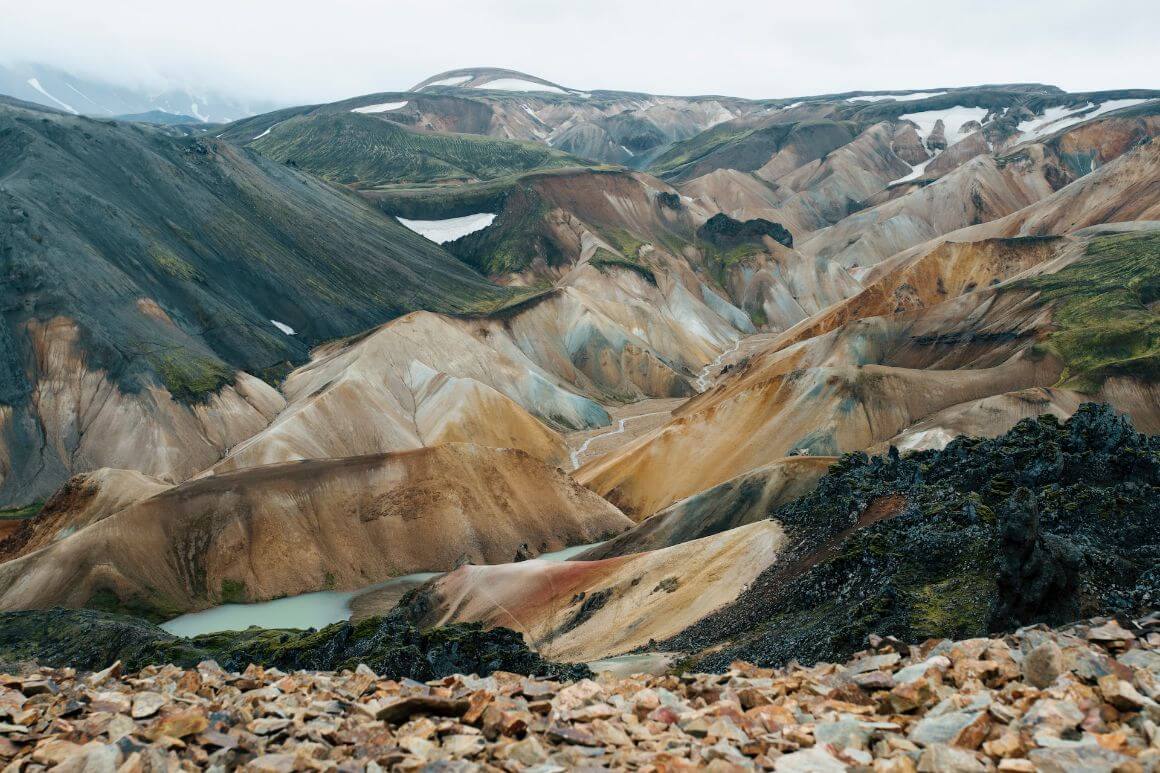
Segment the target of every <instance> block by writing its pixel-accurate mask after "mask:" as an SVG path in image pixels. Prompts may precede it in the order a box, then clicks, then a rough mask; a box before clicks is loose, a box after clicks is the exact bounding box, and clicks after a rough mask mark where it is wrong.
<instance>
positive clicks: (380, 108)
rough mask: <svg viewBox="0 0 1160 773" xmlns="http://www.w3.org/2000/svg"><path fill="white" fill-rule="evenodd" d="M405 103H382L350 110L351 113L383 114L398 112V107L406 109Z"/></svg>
mask: <svg viewBox="0 0 1160 773" xmlns="http://www.w3.org/2000/svg"><path fill="white" fill-rule="evenodd" d="M406 106H407V103H406V102H382V103H380V104H377V105H363V106H362V107H356V108H354V109H353V110H351V112H352V113H385V112H387V111H389V110H398V109H399V108H400V107H406Z"/></svg>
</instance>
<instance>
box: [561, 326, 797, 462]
mask: <svg viewBox="0 0 1160 773" xmlns="http://www.w3.org/2000/svg"><path fill="white" fill-rule="evenodd" d="M780 335H781V334H780V333H758V334H756V335H751V336H746V337H745V338H742V339H740V340H739V341H738V342H737V343H736V344H735V345H734V346H732V347H730V348H728V349H726V350H725V351H723V352H722V353H721V354H720V355H719V356H718V357H717V358H715V359H714V360H713V361H712V362H710V363H709V364H708V365H706V366H705V368H704V369H703V370H702V371H701V372H700V373H699V374H697V380H696V382H695V385H696V386H697V387H698V388H699V389H700V390H701V391H702V392H704V391H706V390H708V389H709V388H710V387H712V386H713V384H715V383H716V381H717V379H718V378H719V377H720V376H721V375H722V372H723V371H724V370H725V369H726V368H728V367H730V366H731V365H736V364H737V363H738V362H741V361H742V360H744V359H745V358H746V357H749V356H750V355H752V354H755V353H757V352H759V351H761V350H762V349H764V348H765V347H766V346H768V345H769V344H770V343H771V342H772V341H774V340H776V339H777V338H778V336H780ZM685 402H687V398H682V397H658V398H649V399H646V400H639V401H637V402H635V403H628V404H626V405H615V406H605V409H606V410H607V411H608V415H609V416H611V417H612V425H611V426H609V427H599V428H597V429H588V430H581V431H578V432H569V433H568V434H567V435H565V436H564V442H565V443H566V444H567V446H568V453H569V456H570V460H571V469H573V470H575V469H579V468H580V467H582V466H583V465H584V464H585V463H587V462H590V461H592V460H593V459H596V458H598V457H600V456H603V455H604V454H608V453H612V452H613V451H617V450H619V449H621V448H623V447H624V446H626V445H628V444H629V443H631V442H632V441H634V440H636V439H637V438H639V437H641V436H643V435H645V434H647V433H649V432H651V431H652V430H654V429H656V428H657V427H660V426H662V425H664V424H665V423H667V422H668V421H669V419H671V418H672V413H673V411H675V410H676V409H677V408H678V407H680V406H681V405H683V404H684V403H685Z"/></svg>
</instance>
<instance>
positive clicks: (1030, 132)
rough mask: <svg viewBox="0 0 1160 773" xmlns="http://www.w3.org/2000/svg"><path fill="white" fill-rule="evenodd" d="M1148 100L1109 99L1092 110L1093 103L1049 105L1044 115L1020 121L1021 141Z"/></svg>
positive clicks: (1043, 135) (1037, 138)
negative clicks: (1072, 105)
mask: <svg viewBox="0 0 1160 773" xmlns="http://www.w3.org/2000/svg"><path fill="white" fill-rule="evenodd" d="M1147 101H1148V100H1147V99H1109V100H1108V101H1107V102H1104V103H1103V104H1102V105H1100V106H1099V107H1097V108H1096V109H1095V110H1092V105H1091V103H1088V104H1086V105H1084V106H1083V107H1080V108H1071V107H1049V108H1047V109H1046V110H1044V111H1043V115H1041V116H1036V117H1035V118H1032V119H1031V120H1029V121H1021V122H1020V123H1019V127H1018V128H1019V131H1020V132H1022V136H1021V137H1020V138H1019V141H1020V142H1036V141H1038V140H1041V139H1043V138H1044V137H1048V136H1050V135H1052V134H1055V133H1056V132H1057V131H1060V130H1061V129H1066V128H1068V127H1069V126H1075V125H1076V124H1080V123H1083V122H1084V121H1090V120H1091V119H1093V118H1096V117H1097V116H1101V115H1103V114H1104V113H1110V112H1112V111H1113V110H1120V109H1122V108H1125V107H1133V106H1135V105H1139V104H1143V103H1144V102H1147Z"/></svg>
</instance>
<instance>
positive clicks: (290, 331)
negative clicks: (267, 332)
mask: <svg viewBox="0 0 1160 773" xmlns="http://www.w3.org/2000/svg"><path fill="white" fill-rule="evenodd" d="M270 324H271V325H273V326H274V327H276V328H278V329H279V330H281V331H282V332H283V333H285V334H286V335H288V336H292V335H295V333H294V328H292V327H290V326H289V325H287V324H286V323H285V322H279V321H278V320H276V319H272V320H270Z"/></svg>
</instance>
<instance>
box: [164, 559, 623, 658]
mask: <svg viewBox="0 0 1160 773" xmlns="http://www.w3.org/2000/svg"><path fill="white" fill-rule="evenodd" d="M600 544H602V543H600V542H594V543H592V544H591V545H573V546H572V547H570V548H564V549H563V550H557V551H554V552H552V553H544V554H543V555H541V556H538V558H540V559H542V560H544V561H567V560H568V559H569V558H571V557H572V556H575V555H578V554H579V553H582V552H584V551H585V550H588V549H589V548H591V547H595V546H596V545H600ZM439 574H440V572H416V573H414V574H405V575H401V576H399V577H392V578H391V579H389V580H384V581H383V582H378V583H375V584H374V585H368V586H366V587H364V588H358V589H357V590H351V591H318V592H316V593H303V594H301V595H298V596H288V597H286V598H282V599H274V600H273V601H260V602H257V603H255V604H222V605H221V606H217V607H212V608H210V609H206V610H202V611H201V612H190V613H189V614H187V615H181V616H180V617H175V618H173V619H172V620H170V621H169V622H167V623H162V625H161V627H162V628H164V629H165V630H166V631H168V632H169V633H172V634H175V635H177V636H198V635H199V634H203V633H215V632H217V631H244V630H245V629H247V628H249V627H250V626H252V625H256V626H259V627H262V628H322V627H324V626H327V625H330V624H331V623H337V622H340V621H342V620H346V619H347V618H349V617H350V615H351V602H352V601H353V600H354V599H355V598H356V597H358V596H360V595H362V594H364V593H367V592H369V591H379V590H385V589H389V588H392V587H395V586H402V587H406V588H408V589H409V588H410V587H414V586H415V585H419V584H422V583H424V582H426V581H427V580H430V579H431V578H432V577H437V576H439Z"/></svg>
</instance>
